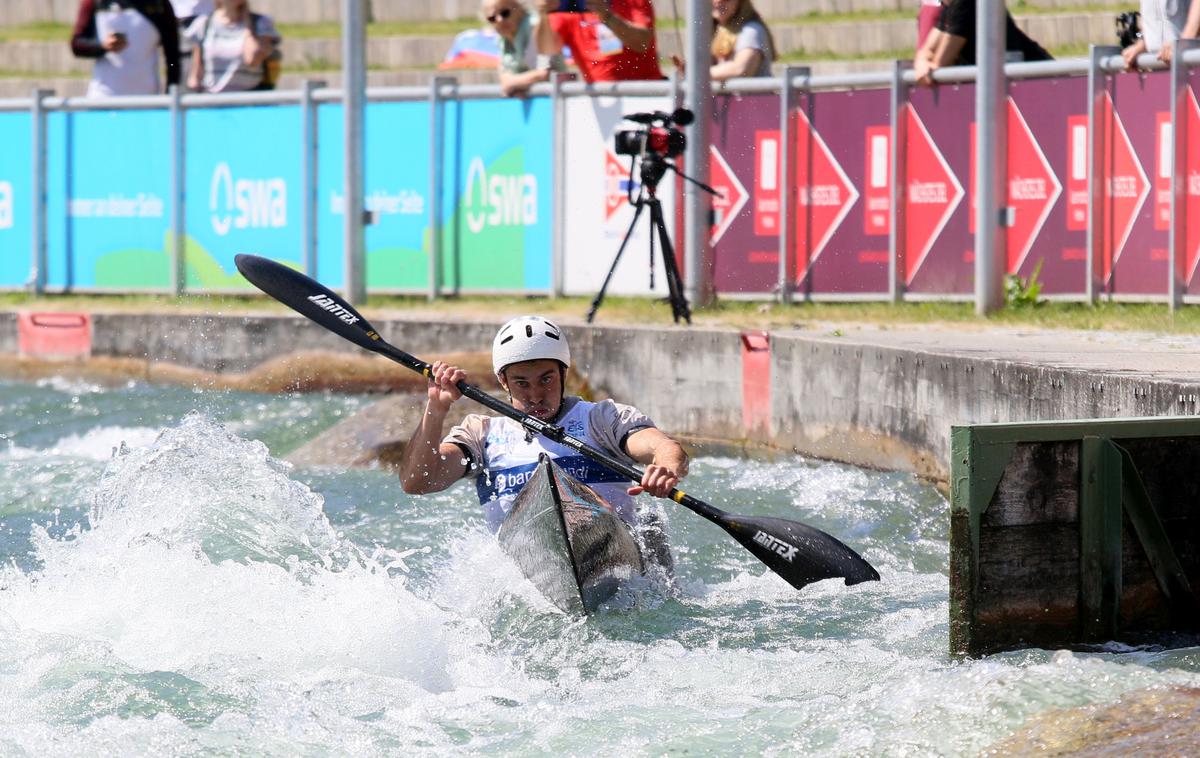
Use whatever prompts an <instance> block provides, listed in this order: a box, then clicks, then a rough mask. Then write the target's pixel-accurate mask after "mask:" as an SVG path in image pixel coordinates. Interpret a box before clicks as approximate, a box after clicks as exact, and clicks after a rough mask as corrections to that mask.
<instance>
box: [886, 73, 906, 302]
mask: <svg viewBox="0 0 1200 758" xmlns="http://www.w3.org/2000/svg"><path fill="white" fill-rule="evenodd" d="M911 67H912V63H911V62H909V61H896V62H895V63H894V64H892V103H891V114H890V124H889V126H890V127H891V139H890V141H891V144H890V145H889V152H890V155H889V160H888V163H889V166H888V170H889V171H890V172H891V182H890V184H889V187H890V190H889V194H890V197H889V202H888V213H890V214H891V219H890V221H891V223H890V224H889V225H888V300H889V301H891V302H893V303H898V302H900V301H901V300H903V299H904V287H905V284H906V283H907V278H906V276H905V273H904V272H905V269H904V257H905V256H906V255H907V254H908V250H907V248H906V247H905V244H904V243H905V239H906V236H905V235H906V234H907V233H908V230H907V228H906V226H905V217H906V215H907V214H906V210H907V205H906V203H907V198H908V193H907V192H906V190H907V189H908V162H907V161H906V160H905V157H906V154H907V146H908V84H907V83H906V82H905V81H904V72H905V71H907V70H908V69H909V68H911Z"/></svg>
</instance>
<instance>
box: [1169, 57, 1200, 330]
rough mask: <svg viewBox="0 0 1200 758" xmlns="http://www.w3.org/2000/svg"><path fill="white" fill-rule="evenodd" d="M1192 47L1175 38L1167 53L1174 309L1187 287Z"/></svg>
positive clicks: (1170, 265) (1178, 305)
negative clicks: (1188, 61)
mask: <svg viewBox="0 0 1200 758" xmlns="http://www.w3.org/2000/svg"><path fill="white" fill-rule="evenodd" d="M1195 48H1196V40H1194V39H1177V40H1175V54H1174V55H1172V56H1171V147H1172V149H1171V225H1170V229H1169V231H1168V235H1169V242H1168V243H1167V249H1168V250H1169V251H1170V258H1169V265H1168V266H1167V308H1168V309H1169V310H1170V311H1172V312H1174V311H1175V310H1176V309H1178V308H1179V307H1180V306H1181V305H1183V293H1184V290H1186V289H1187V225H1188V223H1189V220H1188V217H1187V141H1188V133H1187V122H1188V118H1187V105H1188V104H1187V97H1188V91H1189V90H1190V88H1191V85H1189V84H1188V66H1187V64H1186V63H1185V62H1184V60H1183V59H1184V54H1185V53H1186V52H1187V51H1188V50H1193V49H1195Z"/></svg>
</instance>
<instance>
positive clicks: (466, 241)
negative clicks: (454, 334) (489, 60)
mask: <svg viewBox="0 0 1200 758" xmlns="http://www.w3.org/2000/svg"><path fill="white" fill-rule="evenodd" d="M552 112H553V109H552V104H551V102H550V100H549V99H547V98H544V97H539V98H509V99H505V100H465V101H462V102H455V103H447V105H446V114H445V119H444V123H445V124H446V134H445V165H444V167H443V169H444V173H443V177H444V178H445V184H444V185H443V187H444V190H443V192H444V195H443V200H442V209H443V219H444V226H443V229H442V233H443V238H442V239H443V246H442V249H443V250H445V251H446V253H447V255H448V256H451V257H449V258H448V260H446V261H444V262H443V265H442V266H441V269H440V270H441V273H442V282H441V284H442V286H443V287H444V288H445V289H447V290H451V291H472V290H475V291H485V292H496V291H505V292H519V291H537V290H541V291H546V290H549V289H550V287H551V281H550V274H551V272H550V267H551V255H550V245H551V237H552V233H551V225H552V222H553V205H552V199H553V198H552V191H553V185H552V181H553V173H552V162H553V151H552V149H551V148H552V142H553V138H552V130H551V124H552ZM468 126H470V128H468Z"/></svg>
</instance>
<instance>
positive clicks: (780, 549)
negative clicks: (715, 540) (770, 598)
mask: <svg viewBox="0 0 1200 758" xmlns="http://www.w3.org/2000/svg"><path fill="white" fill-rule="evenodd" d="M719 523H720V524H721V526H723V527H724V528H725V531H727V532H729V533H730V534H731V535H733V538H734V539H736V540H737V541H738V542H740V543H742V547H744V548H746V549H747V550H749V551H750V552H751V553H754V556H755V557H756V558H758V559H759V560H760V561H762V562H763V563H765V564H767V567H768V568H769V569H771V570H772V571H774V572H775V573H776V574H779V575H780V576H781V577H783V578H784V580H786V581H787V583H788V584H790V585H792V586H793V587H795V588H796V589H800V588H802V587H804V586H805V585H806V584H812V583H813V582H819V581H821V580H822V579H835V578H838V577H841V578H843V579H845V580H846V584H847V585H851V584H858V583H859V582H872V581H878V580H879V572H878V571H876V570H875V569H874V567H872V566H871V564H869V563H867V562H866V561H865V560H864V559H863V557H862V556H860V555H859V554H858V553H856V552H854V551H853V550H851V549H850V548H848V547H846V546H845V545H844V544H842V543H841V542H840V541H838V540H837V539H836V538H835V537H833V536H831V535H829V534H826V533H825V532H822V531H821V530H820V529H814V528H812V527H811V526H806V525H805V524H801V523H799V522H798V521H788V520H786V519H779V518H755V517H751V516H732V515H728V514H727V515H726V516H725V518H724V519H722V520H721V521H720V522H719Z"/></svg>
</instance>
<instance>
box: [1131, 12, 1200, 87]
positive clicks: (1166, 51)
mask: <svg viewBox="0 0 1200 758" xmlns="http://www.w3.org/2000/svg"><path fill="white" fill-rule="evenodd" d="M1138 23H1139V24H1140V26H1141V29H1142V33H1141V37H1140V38H1139V39H1138V41H1137V42H1134V43H1133V44H1132V45H1130V46H1129V47H1127V48H1125V49H1124V50H1122V51H1121V57H1123V58H1124V59H1125V68H1126V69H1128V70H1130V71H1132V70H1133V69H1135V68H1137V57H1138V56H1139V55H1141V54H1142V53H1157V54H1158V59H1159V60H1160V61H1162V62H1163V63H1170V62H1171V53H1172V51H1173V50H1174V48H1175V40H1177V39H1194V38H1195V37H1196V36H1197V35H1198V34H1200V0H1192V2H1191V3H1187V2H1186V1H1185V0H1142V3H1141V18H1140V19H1139V21H1138Z"/></svg>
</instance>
